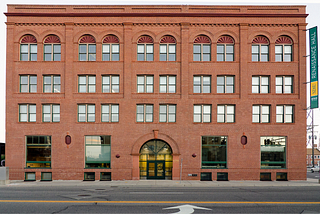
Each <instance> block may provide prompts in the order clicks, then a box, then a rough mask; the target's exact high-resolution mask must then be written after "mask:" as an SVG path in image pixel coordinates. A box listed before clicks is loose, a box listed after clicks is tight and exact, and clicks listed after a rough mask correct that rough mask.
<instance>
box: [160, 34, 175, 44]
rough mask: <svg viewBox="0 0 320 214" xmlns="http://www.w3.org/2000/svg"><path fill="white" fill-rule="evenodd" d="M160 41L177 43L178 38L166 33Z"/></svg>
mask: <svg viewBox="0 0 320 214" xmlns="http://www.w3.org/2000/svg"><path fill="white" fill-rule="evenodd" d="M160 43H162V44H177V40H176V38H174V37H173V36H171V35H165V36H163V37H162V38H161V39H160Z"/></svg>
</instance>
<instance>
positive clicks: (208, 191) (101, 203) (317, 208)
mask: <svg viewBox="0 0 320 214" xmlns="http://www.w3.org/2000/svg"><path fill="white" fill-rule="evenodd" d="M193 206H195V207H193ZM0 213H180V214H186V213H204V214H206V213H305V214H312V213H320V185H319V187H317V186H316V187H306V186H304V187H271V186H270V187H241V186H240V187H209V188H195V187H170V188H167V187H156V188H155V187H151V186H150V187H130V186H105V185H103V183H102V184H101V186H95V187H94V189H93V188H92V186H90V184H89V183H88V186H70V187H68V186H63V187H52V186H18V185H17V186H1V187H0Z"/></svg>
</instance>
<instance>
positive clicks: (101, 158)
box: [85, 136, 111, 168]
mask: <svg viewBox="0 0 320 214" xmlns="http://www.w3.org/2000/svg"><path fill="white" fill-rule="evenodd" d="M85 146H86V152H85V153H86V165H85V167H86V168H110V157H111V148H110V147H111V136H85Z"/></svg>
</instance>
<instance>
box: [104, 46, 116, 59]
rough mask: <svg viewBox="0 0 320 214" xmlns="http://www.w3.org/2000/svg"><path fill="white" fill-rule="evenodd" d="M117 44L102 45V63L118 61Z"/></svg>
mask: <svg viewBox="0 0 320 214" xmlns="http://www.w3.org/2000/svg"><path fill="white" fill-rule="evenodd" d="M119 52H120V47H119V44H103V45H102V61H119V57H120V54H119Z"/></svg>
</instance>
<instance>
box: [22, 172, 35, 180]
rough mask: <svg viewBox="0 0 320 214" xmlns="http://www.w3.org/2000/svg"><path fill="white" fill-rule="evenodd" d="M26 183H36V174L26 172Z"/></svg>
mask: <svg viewBox="0 0 320 214" xmlns="http://www.w3.org/2000/svg"><path fill="white" fill-rule="evenodd" d="M24 180H25V181H35V180H36V173H35V172H25V179H24Z"/></svg>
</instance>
